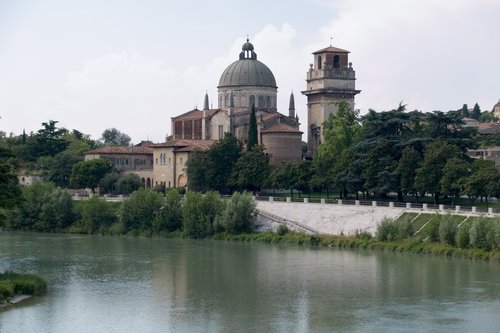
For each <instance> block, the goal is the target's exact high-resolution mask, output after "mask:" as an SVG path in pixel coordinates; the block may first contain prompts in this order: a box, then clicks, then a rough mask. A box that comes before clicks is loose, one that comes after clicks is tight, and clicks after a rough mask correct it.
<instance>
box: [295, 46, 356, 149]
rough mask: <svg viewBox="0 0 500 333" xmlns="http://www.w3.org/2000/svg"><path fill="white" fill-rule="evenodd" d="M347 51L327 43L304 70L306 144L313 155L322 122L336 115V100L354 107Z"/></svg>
mask: <svg viewBox="0 0 500 333" xmlns="http://www.w3.org/2000/svg"><path fill="white" fill-rule="evenodd" d="M349 53H350V52H349V51H346V50H342V49H339V48H337V47H333V46H331V45H330V46H329V47H327V48H324V49H321V50H319V51H316V52H313V56H314V63H313V64H311V65H310V68H309V71H308V72H307V78H306V82H307V90H305V91H302V94H303V95H306V96H307V124H308V135H307V147H308V150H309V151H310V152H311V154H313V155H314V153H315V152H316V149H317V147H318V145H319V144H320V143H321V142H322V138H323V133H322V126H323V123H324V122H325V121H326V120H327V119H328V116H329V115H330V114H333V115H335V114H337V103H338V102H339V101H342V100H344V101H347V102H348V103H349V105H350V106H351V107H352V108H354V96H355V95H357V94H359V93H360V92H361V90H356V89H355V82H356V73H355V71H354V69H353V68H352V63H350V62H349Z"/></svg>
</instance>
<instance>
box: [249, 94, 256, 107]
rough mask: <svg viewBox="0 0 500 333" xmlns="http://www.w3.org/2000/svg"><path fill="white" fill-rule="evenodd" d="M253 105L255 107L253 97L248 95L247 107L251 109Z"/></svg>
mask: <svg viewBox="0 0 500 333" xmlns="http://www.w3.org/2000/svg"><path fill="white" fill-rule="evenodd" d="M254 105H255V96H254V95H250V98H249V99H248V106H249V107H252V106H254Z"/></svg>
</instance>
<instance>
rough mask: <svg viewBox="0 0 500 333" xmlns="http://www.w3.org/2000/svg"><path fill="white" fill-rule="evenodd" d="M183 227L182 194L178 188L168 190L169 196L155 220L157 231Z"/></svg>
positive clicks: (154, 225)
mask: <svg viewBox="0 0 500 333" xmlns="http://www.w3.org/2000/svg"><path fill="white" fill-rule="evenodd" d="M181 227H182V195H180V194H179V191H177V189H171V190H169V191H168V192H167V197H166V200H165V202H164V205H163V207H162V208H161V209H160V212H159V213H158V214H157V215H156V217H155V220H154V222H153V229H154V231H155V232H156V233H162V232H165V231H175V230H178V229H180V228H181Z"/></svg>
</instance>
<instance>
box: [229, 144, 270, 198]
mask: <svg viewBox="0 0 500 333" xmlns="http://www.w3.org/2000/svg"><path fill="white" fill-rule="evenodd" d="M269 160H270V157H269V155H268V154H266V153H265V152H264V148H263V147H262V146H254V147H253V148H252V150H250V151H246V152H244V153H243V154H242V155H241V157H240V158H239V159H238V161H237V162H236V165H235V168H234V170H233V174H232V182H233V184H234V185H235V186H236V187H237V188H239V189H240V190H242V191H243V190H247V191H252V192H254V193H255V191H260V189H261V187H262V185H263V184H264V182H265V181H266V179H267V177H268V176H269Z"/></svg>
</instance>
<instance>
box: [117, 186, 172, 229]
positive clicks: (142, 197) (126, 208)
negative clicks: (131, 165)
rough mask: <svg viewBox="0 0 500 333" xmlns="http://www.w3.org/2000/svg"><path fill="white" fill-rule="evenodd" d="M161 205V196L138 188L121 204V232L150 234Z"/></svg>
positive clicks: (149, 190)
mask: <svg viewBox="0 0 500 333" xmlns="http://www.w3.org/2000/svg"><path fill="white" fill-rule="evenodd" d="M162 205H163V195H162V194H161V193H158V192H156V191H153V190H151V189H143V188H140V189H138V190H137V191H135V192H134V193H132V195H131V196H130V198H128V199H127V200H125V201H123V202H122V207H121V212H120V222H121V223H122V225H123V231H124V232H125V233H127V232H144V231H145V232H151V230H152V226H153V223H154V221H155V219H156V216H157V215H158V214H159V212H160V209H161V207H162Z"/></svg>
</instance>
